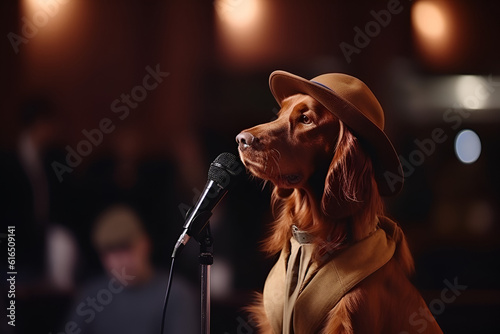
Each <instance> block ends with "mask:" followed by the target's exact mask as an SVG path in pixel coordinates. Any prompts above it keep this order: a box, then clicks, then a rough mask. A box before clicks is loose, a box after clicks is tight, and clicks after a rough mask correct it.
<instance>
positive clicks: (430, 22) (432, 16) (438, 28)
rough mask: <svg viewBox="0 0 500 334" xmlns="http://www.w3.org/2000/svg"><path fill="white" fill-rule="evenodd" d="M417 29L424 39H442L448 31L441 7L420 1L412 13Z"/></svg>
mask: <svg viewBox="0 0 500 334" xmlns="http://www.w3.org/2000/svg"><path fill="white" fill-rule="evenodd" d="M411 16H412V21H413V25H414V27H415V29H416V30H417V31H418V32H419V33H421V34H422V35H423V36H424V37H427V38H430V39H440V38H442V37H444V35H445V31H446V19H445V16H444V14H443V11H442V10H441V8H440V7H439V5H438V4H437V3H435V2H431V1H419V2H417V3H415V5H414V6H413V10H412V13H411Z"/></svg>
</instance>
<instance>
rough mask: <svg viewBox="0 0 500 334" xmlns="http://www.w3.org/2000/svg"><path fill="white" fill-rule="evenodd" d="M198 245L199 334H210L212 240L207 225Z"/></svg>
mask: <svg viewBox="0 0 500 334" xmlns="http://www.w3.org/2000/svg"><path fill="white" fill-rule="evenodd" d="M198 242H199V243H200V256H199V258H198V259H199V261H200V268H201V334H210V266H211V265H212V264H213V263H214V256H213V238H212V233H211V231H210V224H209V223H208V224H207V225H206V227H205V229H204V230H203V231H202V232H201V235H200V238H199V240H198Z"/></svg>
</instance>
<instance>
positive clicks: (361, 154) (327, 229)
mask: <svg viewBox="0 0 500 334" xmlns="http://www.w3.org/2000/svg"><path fill="white" fill-rule="evenodd" d="M323 177H324V178H323V180H324V181H325V182H324V185H323V187H322V189H318V190H317V193H318V196H314V195H311V192H308V191H305V190H303V189H293V191H291V192H284V191H283V190H282V189H278V188H277V187H275V188H274V189H273V193H272V205H273V213H274V216H275V221H274V223H273V225H272V227H271V230H270V233H269V235H268V237H267V239H266V240H265V241H264V243H263V250H264V251H265V252H267V253H268V254H276V253H278V252H280V251H281V250H282V249H283V247H284V246H285V245H286V243H287V242H289V239H290V237H291V229H290V227H291V225H292V224H295V225H297V226H298V227H299V228H300V229H301V230H304V231H308V232H309V233H312V234H313V235H314V236H315V243H316V246H317V247H316V253H315V258H316V259H319V258H320V257H321V256H323V255H324V254H326V253H328V254H329V255H334V254H335V252H338V251H340V250H342V249H344V248H345V247H348V246H349V245H351V244H352V243H354V242H356V241H357V240H360V239H362V238H364V237H366V236H367V235H369V234H370V233H371V232H373V231H374V230H375V229H376V227H377V224H379V221H378V219H377V217H382V216H383V215H384V207H383V202H382V199H381V197H380V195H379V193H378V188H377V183H376V181H375V178H374V168H373V165H372V162H371V159H370V157H369V156H368V154H366V153H365V150H364V149H363V147H362V145H361V143H360V142H359V141H358V139H357V138H356V137H355V136H354V135H353V134H352V133H351V131H350V130H349V129H348V128H347V127H346V126H345V125H344V124H343V123H342V122H340V131H339V135H338V139H337V144H336V149H335V153H334V156H333V158H332V160H331V163H330V165H329V166H328V170H327V172H326V175H324V176H323ZM339 206H344V207H348V208H350V210H348V214H347V215H346V216H343V217H337V216H336V214H335V212H334V211H333V210H334V208H336V207H339ZM380 225H381V226H380V227H381V228H383V229H384V230H385V231H386V233H387V234H388V235H389V236H390V237H391V238H392V239H393V240H395V241H396V245H397V246H396V252H395V255H394V257H393V258H392V259H391V260H390V261H389V263H388V264H387V265H385V266H384V267H383V268H381V269H379V270H378V271H377V272H376V273H375V274H372V275H371V276H370V277H369V278H368V279H365V280H364V281H363V282H361V283H360V284H359V285H358V286H357V287H355V288H354V289H353V290H352V291H350V292H349V293H347V294H346V295H345V296H344V297H343V298H342V299H341V300H340V302H339V303H338V304H337V305H336V306H335V307H334V308H333V309H332V310H331V311H330V312H329V314H328V315H327V316H326V320H325V325H324V328H323V331H322V333H325V334H332V333H392V332H394V333H396V332H397V333H399V331H401V330H407V331H409V332H414V331H412V330H414V328H412V327H411V326H409V323H408V315H409V314H411V312H413V311H414V310H415V308H416V307H417V305H419V306H421V307H426V306H425V303H424V302H423V300H422V298H421V297H420V294H419V293H418V291H417V290H416V289H415V288H414V287H413V286H412V285H411V283H409V281H408V278H407V277H408V276H410V275H411V274H412V272H413V270H414V264H413V259H412V256H411V253H410V250H409V248H408V245H407V242H406V240H405V237H404V234H403V232H402V230H401V229H400V228H399V226H397V227H396V228H394V227H393V226H384V224H383V222H382V223H380ZM391 287H393V289H394V290H395V291H396V293H397V294H399V295H396V296H397V298H399V299H401V298H400V297H401V296H404V298H405V300H404V301H403V302H404V303H407V304H404V305H403V304H402V305H397V306H395V307H394V308H393V309H392V310H391V311H389V310H388V309H387V305H392V304H394V303H395V302H394V299H395V298H394V296H393V293H394V292H395V291H392V290H391ZM246 310H247V311H248V312H249V313H250V314H251V317H252V319H254V320H255V321H256V323H257V324H258V330H259V333H264V334H268V333H273V331H272V328H271V325H270V322H269V320H268V319H267V317H266V314H265V310H264V305H263V299H262V295H261V294H258V295H257V297H256V302H255V304H253V305H251V306H249V307H247V309H246ZM384 310H386V311H385V312H390V313H391V314H384V313H383V312H384ZM394 310H400V311H401V312H399V313H396V312H395V311H394ZM384 318H387V319H389V323H390V324H392V325H387V323H386V322H384V321H383V319H384ZM388 326H389V327H388ZM428 332H429V333H440V332H441V331H440V329H439V327H438V326H437V324H436V323H435V322H434V323H431V324H430V326H429V331H428Z"/></svg>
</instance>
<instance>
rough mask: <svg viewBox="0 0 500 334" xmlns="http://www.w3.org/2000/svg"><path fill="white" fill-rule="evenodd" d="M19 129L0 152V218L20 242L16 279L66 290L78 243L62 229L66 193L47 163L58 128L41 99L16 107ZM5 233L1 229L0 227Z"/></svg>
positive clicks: (53, 153)
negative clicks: (13, 142) (11, 145)
mask: <svg viewBox="0 0 500 334" xmlns="http://www.w3.org/2000/svg"><path fill="white" fill-rule="evenodd" d="M20 121H21V131H20V134H19V137H18V142H17V151H16V152H5V154H4V156H2V166H1V169H0V184H1V189H2V192H3V196H2V198H3V202H4V203H3V204H4V205H5V207H4V208H3V209H2V210H1V218H2V219H1V220H2V222H3V224H5V225H9V226H15V227H16V232H17V233H16V234H17V238H18V240H19V242H20V244H22V245H25V247H18V248H17V254H16V256H17V261H16V262H17V264H18V266H17V268H18V272H19V278H18V280H19V281H20V282H29V283H30V284H31V283H35V284H37V285H43V286H45V287H46V288H49V289H52V290H54V289H55V290H60V291H70V290H71V288H72V287H73V283H74V271H75V266H76V259H77V245H76V242H75V239H74V237H73V234H72V233H71V232H70V230H69V229H68V228H67V227H63V226H64V225H68V222H66V221H64V220H65V219H66V218H67V217H66V216H65V215H64V214H60V213H61V211H63V210H66V206H65V205H64V200H62V201H61V199H63V198H68V197H69V195H70V192H69V191H68V189H67V187H66V186H67V185H66V184H61V183H60V182H58V180H57V178H56V176H55V175H54V173H53V171H52V169H51V163H52V162H53V161H54V160H55V159H56V156H57V154H58V153H59V152H58V151H57V150H56V149H55V143H56V142H57V137H58V135H59V127H58V125H57V122H56V120H55V118H54V115H53V108H52V105H51V103H50V102H49V100H48V99H46V98H45V97H32V98H29V99H26V100H25V101H24V102H23V103H22V105H21V109H20ZM4 231H5V229H4Z"/></svg>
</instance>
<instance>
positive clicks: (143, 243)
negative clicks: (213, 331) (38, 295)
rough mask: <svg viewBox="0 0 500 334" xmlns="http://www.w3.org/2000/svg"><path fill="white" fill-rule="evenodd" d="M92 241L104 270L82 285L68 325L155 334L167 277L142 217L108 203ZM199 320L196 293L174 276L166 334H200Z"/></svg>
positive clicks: (97, 330) (91, 333) (85, 330)
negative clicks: (155, 263) (157, 262)
mask: <svg viewBox="0 0 500 334" xmlns="http://www.w3.org/2000/svg"><path fill="white" fill-rule="evenodd" d="M92 241H93V244H94V246H95V249H96V251H97V252H98V255H99V258H100V261H101V263H102V266H103V268H104V269H105V271H106V274H105V275H102V276H101V277H99V278H97V279H94V280H93V281H92V282H90V283H89V284H88V285H87V286H86V287H85V288H83V289H82V292H81V293H80V294H79V297H77V299H76V301H75V305H74V307H72V308H71V316H70V321H68V322H67V323H66V324H65V325H64V327H65V329H68V328H74V329H75V330H76V331H75V332H78V331H77V329H81V333H83V334H86V333H89V334H100V333H106V334H108V333H121V334H127V333H134V334H136V333H141V334H147V333H155V334H157V333H158V332H159V329H160V324H161V315H162V307H163V299H164V294H165V289H166V285H167V278H168V277H167V273H165V272H159V271H157V270H156V269H155V268H154V267H153V264H152V261H151V249H152V244H151V240H150V237H149V236H148V234H147V233H146V231H145V229H144V225H143V223H142V221H141V219H140V218H139V216H138V215H137V214H136V213H135V211H134V210H132V209H131V208H130V207H127V206H124V205H113V206H111V207H109V208H108V209H106V210H105V211H104V212H102V213H101V214H100V215H99V216H98V218H97V219H96V222H95V225H94V228H93V231H92ZM199 318H200V315H199V305H198V299H197V295H196V293H194V291H193V288H192V287H191V286H190V285H188V284H187V283H186V282H185V281H183V280H182V278H181V277H178V276H177V277H175V279H174V280H173V285H172V291H171V295H170V301H169V307H168V309H167V315H166V331H165V333H172V334H173V333H183V334H189V333H197V332H198V331H199V328H200V327H199ZM68 326H69V327H68Z"/></svg>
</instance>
